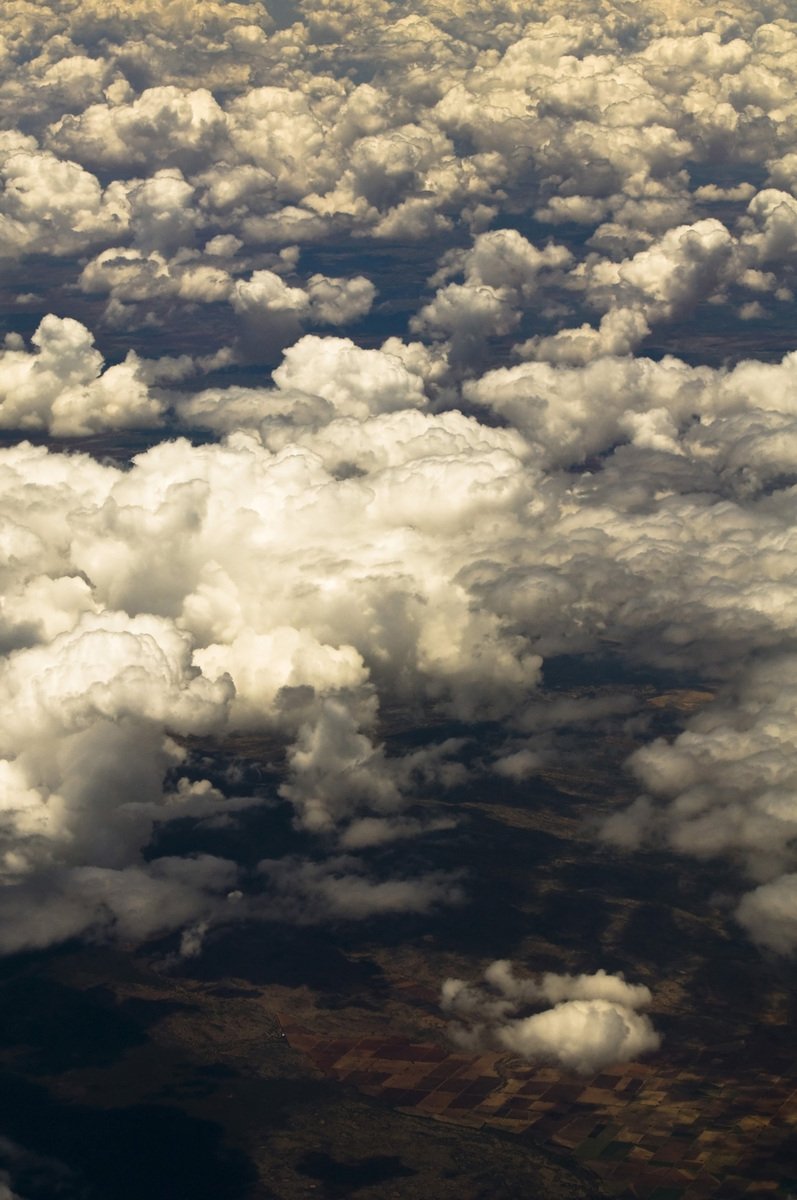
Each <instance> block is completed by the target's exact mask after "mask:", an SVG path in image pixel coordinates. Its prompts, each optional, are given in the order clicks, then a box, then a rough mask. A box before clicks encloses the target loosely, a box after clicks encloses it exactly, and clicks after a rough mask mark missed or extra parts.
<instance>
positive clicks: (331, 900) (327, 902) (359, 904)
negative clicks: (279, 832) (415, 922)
mask: <svg viewBox="0 0 797 1200" xmlns="http://www.w3.org/2000/svg"><path fill="white" fill-rule="evenodd" d="M259 869H260V871H261V872H262V873H263V875H264V876H265V877H266V878H267V879H268V881H269V884H270V885H271V887H272V888H273V889H275V893H276V894H275V897H274V900H273V903H272V905H271V906H270V909H269V911H270V913H271V914H272V915H273V916H274V917H279V918H282V919H283V920H289V921H295V922H297V923H298V924H315V923H317V922H323V921H365V920H369V919H371V918H373V917H380V916H392V915H394V914H398V913H429V912H433V911H434V910H435V909H437V908H439V907H440V906H445V905H452V904H454V905H456V904H460V903H461V902H462V901H463V899H464V892H463V889H462V887H461V885H460V882H459V877H458V876H457V875H456V874H452V873H450V872H444V871H432V872H429V873H428V874H426V875H420V876H414V877H412V878H409V879H395V878H394V879H387V880H378V879H375V878H373V877H372V876H370V875H368V874H367V872H366V871H365V869H364V867H363V865H362V864H361V863H360V862H359V861H358V860H357V859H355V858H353V857H352V856H349V855H339V856H336V857H332V858H328V859H326V860H325V861H324V862H320V863H319V862H310V861H302V860H299V859H293V858H281V859H272V860H269V859H265V860H264V861H263V862H261V863H260V864H259Z"/></svg>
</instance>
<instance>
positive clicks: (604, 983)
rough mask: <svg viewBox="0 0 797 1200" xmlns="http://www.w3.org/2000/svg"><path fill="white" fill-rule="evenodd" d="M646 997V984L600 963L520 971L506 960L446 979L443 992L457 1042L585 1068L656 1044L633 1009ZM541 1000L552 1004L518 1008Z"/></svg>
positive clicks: (624, 1059)
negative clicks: (597, 967) (473, 979)
mask: <svg viewBox="0 0 797 1200" xmlns="http://www.w3.org/2000/svg"><path fill="white" fill-rule="evenodd" d="M651 1001H652V996H651V993H650V991H649V989H648V988H646V987H644V986H643V985H641V984H629V983H626V981H625V979H624V978H623V977H622V975H607V974H606V972H605V971H598V972H597V973H596V974H595V975H577V976H574V975H555V974H553V973H547V974H545V975H543V976H542V978H541V979H540V980H536V979H533V978H527V979H519V978H518V977H517V976H516V975H515V974H514V971H513V968H512V964H511V963H509V962H507V961H504V960H501V961H498V962H494V963H492V964H491V965H490V966H489V967H488V968H487V970H486V971H485V973H484V983H479V984H475V985H474V984H468V983H465V982H464V981H463V980H461V979H448V980H446V982H445V983H444V984H443V988H442V993H441V1004H442V1007H443V1009H444V1011H445V1012H448V1013H450V1014H451V1015H452V1016H453V1017H454V1018H455V1021H456V1022H457V1023H456V1024H454V1025H453V1026H452V1029H451V1033H452V1036H453V1038H454V1040H455V1041H456V1042H458V1043H459V1044H460V1045H463V1046H466V1047H472V1048H476V1047H478V1046H484V1045H488V1046H490V1045H492V1046H495V1047H496V1048H502V1049H506V1050H509V1051H511V1052H512V1053H513V1054H516V1055H518V1056H520V1057H522V1058H526V1059H528V1060H530V1061H532V1062H534V1061H536V1062H553V1063H556V1064H558V1065H560V1066H562V1067H564V1068H565V1069H567V1070H572V1071H576V1072H578V1073H579V1074H583V1075H590V1074H592V1073H593V1072H595V1071H598V1070H600V1068H601V1067H605V1066H610V1065H612V1064H614V1063H618V1062H630V1061H632V1060H633V1059H636V1058H638V1057H639V1056H640V1055H642V1054H649V1053H651V1052H652V1051H654V1050H657V1049H658V1048H659V1046H660V1044H661V1038H660V1036H659V1035H658V1034H657V1033H656V1031H655V1030H654V1028H653V1026H652V1024H651V1022H650V1020H649V1018H648V1017H646V1016H644V1015H643V1014H641V1013H639V1012H638V1011H637V1010H638V1009H639V1008H643V1007H646V1006H647V1005H649V1004H650V1003H651ZM541 1003H549V1004H551V1005H552V1006H553V1007H551V1008H547V1009H543V1011H541V1012H536V1013H533V1014H531V1015H525V1016H521V1015H519V1013H520V1012H521V1011H522V1010H523V1009H524V1008H528V1007H529V1005H534V1006H539V1005H540V1004H541Z"/></svg>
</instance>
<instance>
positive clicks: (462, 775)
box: [0, 0, 797, 1070]
mask: <svg viewBox="0 0 797 1200" xmlns="http://www.w3.org/2000/svg"><path fill="white" fill-rule="evenodd" d="M794 16H795V14H794V8H793V4H791V3H790V2H789V0H753V3H750V4H745V5H739V4H736V3H732V2H731V3H727V4H722V5H713V4H702V3H689V4H679V3H676V2H674V0H673V2H667V3H665V0H661V2H660V3H653V2H652V0H651V2H648V0H634V2H630V0H628V2H622V0H617V2H613V0H572V2H571V3H563V2H562V0H551V2H547V0H540V2H536V0H535V2H534V3H531V2H530V0H507V2H505V3H500V2H499V3H493V2H491V3H489V4H488V3H486V0H450V2H448V3H446V4H445V5H438V4H435V3H432V2H431V0H428V2H417V3H400V2H390V0H369V2H368V3H367V4H366V3H364V2H361V0H325V2H323V3H321V2H319V0H305V2H302V0H298V2H295V3H294V0H279V2H277V3H272V4H268V5H267V4H263V3H260V2H257V0H255V2H251V3H222V2H218V0H165V2H164V0H157V2H156V0H126V2H125V3H121V2H117V0H51V2H50V3H48V4H46V5H42V4H40V3H34V2H28V0H6V6H5V9H4V18H3V23H2V31H1V32H0V62H1V63H2V70H1V71H0V145H2V164H1V165H0V170H2V178H3V190H2V192H0V255H1V256H2V271H1V272H0V279H1V282H0V311H1V312H2V321H3V331H4V333H5V341H4V345H3V349H2V350H1V351H0V432H1V434H2V438H1V440H0V541H1V542H2V553H0V572H1V573H2V601H1V602H0V649H1V650H2V660H0V704H1V705H2V709H3V711H4V712H5V714H6V716H5V718H4V720H3V723H2V726H1V727H0V807H1V808H2V826H1V827H0V830H1V832H0V864H1V868H0V869H1V871H2V885H3V886H2V888H0V953H2V954H4V955H10V954H14V953H18V952H20V951H24V950H30V949H43V948H47V947H54V946H58V945H60V944H62V943H64V942H66V941H68V940H70V939H74V938H78V939H90V940H96V939H107V940H110V941H119V942H122V943H124V944H139V943H146V942H147V941H148V940H150V939H153V938H156V937H161V936H163V935H165V934H175V935H178V936H179V937H180V938H181V943H180V944H181V946H182V950H181V953H183V954H185V955H196V954H201V951H202V942H203V939H204V938H205V936H206V935H207V933H208V931H209V930H211V931H212V930H213V929H214V928H215V927H220V926H225V925H228V924H230V923H233V922H236V921H240V920H247V921H250V920H257V919H259V918H264V919H268V920H275V919H279V920H283V921H285V922H288V923H296V924H297V925H303V924H314V923H319V924H323V923H325V922H329V921H351V922H356V921H358V920H363V919H366V918H370V917H372V916H374V915H379V914H390V913H401V912H409V913H419V914H428V919H429V920H430V921H433V920H434V919H435V914H436V913H438V912H440V911H441V910H443V909H445V908H446V907H447V906H452V905H457V904H459V903H462V901H463V898H465V897H466V896H467V893H468V880H467V878H466V877H465V875H464V874H463V873H462V872H459V871H457V870H456V869H450V868H446V869H445V870H443V869H440V870H426V871H424V872H422V873H417V872H416V871H415V870H414V868H413V866H412V863H413V862H414V861H415V860H414V859H413V856H412V854H411V853H409V848H411V846H412V845H413V844H420V843H422V842H423V839H424V838H427V837H428V836H429V835H430V834H435V835H436V836H441V835H444V834H445V831H446V830H447V829H448V828H449V827H451V826H452V825H453V824H455V822H456V820H457V817H456V814H453V815H452V812H451V810H450V809H446V810H445V813H444V814H442V815H435V812H434V808H433V806H430V804H429V803H426V807H425V808H423V810H422V813H421V815H419V810H418V806H417V804H416V801H417V800H418V799H419V798H423V799H424V801H425V802H428V801H431V800H433V799H434V798H435V796H443V795H445V794H446V791H447V790H448V789H451V788H453V787H456V786H459V785H461V784H462V782H463V780H467V779H468V778H469V774H470V773H471V772H472V771H473V769H474V768H473V754H472V752H471V751H468V748H467V745H466V744H465V743H467V739H463V738H461V737H459V738H455V737H448V736H444V735H443V734H441V737H440V739H439V740H437V741H431V742H430V741H428V739H427V741H426V742H424V744H423V745H422V746H421V747H420V748H416V749H414V750H407V751H406V752H403V753H394V752H391V750H390V749H389V748H388V747H387V746H386V744H385V741H384V735H383V733H382V732H381V730H382V728H383V722H384V720H385V715H386V714H389V713H392V712H396V711H399V710H400V711H402V712H405V713H409V714H412V717H413V719H414V720H415V721H416V722H417V723H418V724H423V723H424V722H426V723H428V724H430V725H432V726H433V725H434V724H435V723H437V725H439V726H440V728H441V730H444V729H445V723H446V722H455V723H457V726H458V728H462V727H468V726H472V727H474V728H476V727H477V725H478V723H480V722H489V723H490V725H491V728H493V729H497V730H498V731H499V735H498V736H497V737H494V738H493V741H492V742H491V749H490V750H489V753H487V756H486V759H485V758H484V757H483V758H482V759H481V760H480V762H479V771H480V776H479V779H480V783H479V786H481V787H484V788H487V789H489V786H490V778H491V777H492V778H493V779H496V778H498V779H501V778H503V779H511V780H514V781H516V782H517V783H519V784H522V785H524V786H527V787H528V789H529V795H530V796H531V795H532V794H533V788H534V781H535V777H537V776H538V774H539V771H540V770H541V768H542V767H543V766H544V765H546V764H550V763H551V762H553V761H555V760H556V755H557V752H558V751H557V745H558V742H557V738H558V736H559V734H560V732H561V731H562V730H565V729H572V728H574V727H576V728H579V729H583V730H587V731H588V730H590V729H595V730H600V728H601V722H603V721H605V720H606V719H607V718H609V717H611V718H613V719H615V720H621V719H622V720H627V721H628V722H630V723H631V724H630V725H629V728H631V727H632V726H633V722H635V721H636V722H637V724H636V725H635V726H633V727H634V728H636V729H639V728H641V727H640V726H639V720H640V718H639V714H638V713H635V712H634V711H633V710H632V709H630V708H629V705H630V704H631V699H630V693H629V691H628V689H627V688H624V687H623V677H624V672H625V673H626V674H627V676H628V677H630V676H631V675H632V674H633V673H634V672H637V673H639V672H642V673H645V672H647V675H648V677H649V678H659V679H662V680H664V679H674V678H679V679H688V681H689V683H690V686H692V687H702V688H705V689H707V690H708V691H710V692H711V693H712V694H713V699H712V701H711V702H710V703H708V704H707V705H705V706H704V707H703V708H702V709H701V710H700V711H699V712H697V713H696V714H694V715H692V716H691V717H690V716H688V715H685V716H684V717H683V720H682V727H681V729H680V732H677V734H676V735H675V736H674V737H671V738H666V739H665V738H661V737H660V738H656V737H654V736H653V735H652V734H651V735H650V737H649V738H648V739H647V740H644V741H643V744H642V745H641V748H639V749H638V750H637V751H636V752H635V753H634V754H633V755H632V757H631V758H630V760H629V761H628V762H627V763H626V765H625V766H626V771H627V773H628V774H627V777H628V779H629V780H630V781H631V785H630V786H631V792H632V794H633V795H634V797H635V798H634V799H633V801H632V802H630V803H629V804H628V805H625V806H623V807H622V808H621V809H620V810H618V811H616V812H615V813H614V814H613V815H612V816H611V817H610V818H609V819H608V820H607V821H605V822H604V823H603V824H602V825H601V826H600V827H599V828H596V829H595V833H594V836H595V838H596V839H598V840H601V841H604V842H606V843H609V844H611V845H614V846H616V847H617V848H618V849H619V850H621V851H622V852H623V853H626V854H628V855H629V856H632V855H634V854H635V853H636V852H638V851H639V850H640V849H642V848H644V847H648V846H658V847H662V848H665V849H666V850H667V851H668V852H671V853H672V854H673V855H674V856H676V858H677V861H678V862H679V863H680V864H681V865H682V869H683V870H684V871H688V870H689V863H690V861H693V860H695V859H699V860H701V861H703V862H714V861H716V862H717V863H718V864H727V863H730V864H733V865H734V866H735V867H736V868H737V869H738V878H739V881H740V882H739V888H738V893H737V894H736V895H734V896H733V897H732V898H731V905H732V911H733V913H734V921H735V923H736V928H737V930H738V936H739V937H745V938H748V939H750V940H752V942H754V943H755V944H756V945H757V946H758V947H759V948H760V951H761V953H762V954H767V955H773V954H774V955H778V956H788V955H789V954H791V953H793V951H794V950H795V948H797V865H796V864H795V849H794V838H795V834H796V833H797V801H796V800H795V794H796V790H795V785H796V784H797V719H795V708H796V707H797V640H796V639H795V632H796V631H797V624H796V619H797V591H795V572H796V571H797V525H795V518H794V513H795V497H796V495H797V466H796V465H795V464H797V349H795V346H797V333H796V332H795V313H797V309H796V308H795V302H794V287H795V271H796V269H797V152H796V151H795V146H797V98H796V97H797V89H795V77H796V76H797V20H795V19H794ZM564 660H567V661H568V662H570V663H572V664H575V666H574V667H573V670H574V671H575V674H576V676H577V675H578V664H579V663H580V662H583V663H584V664H587V663H589V664H591V666H590V669H591V670H593V672H594V670H595V669H596V668H595V664H596V663H597V664H600V663H604V664H606V663H609V662H611V663H612V664H614V665H613V666H612V668H611V672H610V673H609V674H608V675H607V679H608V678H611V680H614V681H615V683H616V687H614V689H613V690H612V689H611V688H609V689H608V690H606V689H605V690H604V692H603V693H602V694H601V696H600V697H597V698H596V697H593V698H589V697H587V698H581V699H579V698H577V697H571V698H567V697H561V696H560V697H559V698H558V699H554V698H552V696H551V694H550V692H549V691H547V690H546V687H545V683H546V669H547V667H546V664H548V665H550V664H551V663H552V662H562V661H564ZM618 664H619V665H618ZM606 671H607V672H609V668H608V667H606ZM242 736H247V737H260V738H263V739H266V740H270V741H271V742H273V743H274V744H275V745H276V744H278V745H280V746H282V747H284V748H285V760H284V770H283V772H282V775H281V778H280V780H279V781H278V782H277V783H275V784H274V786H273V787H270V788H265V787H264V789H263V790H262V794H258V793H257V792H256V794H255V795H252V794H251V791H244V790H243V789H239V790H238V791H237V790H236V779H235V777H234V773H231V775H230V777H229V779H228V780H227V781H226V784H225V786H223V787H222V786H219V781H218V780H217V779H214V780H211V779H204V778H201V777H199V778H198V777H197V772H196V771H195V770H189V769H188V768H189V760H190V753H191V751H190V748H191V747H192V746H196V745H201V744H202V743H203V740H205V741H207V740H214V741H215V742H216V743H219V742H223V740H224V739H225V738H235V737H242ZM471 750H472V746H471ZM466 751H467V752H466ZM242 791H243V794H240V793H241V792H242ZM275 799H279V800H281V801H284V802H288V803H290V805H291V806H292V810H293V822H294V825H295V828H296V830H297V832H298V833H300V834H301V835H302V836H303V837H304V841H303V842H302V843H301V846H303V847H305V849H299V850H298V851H297V852H295V853H293V852H292V853H291V854H290V855H288V856H279V855H277V856H275V855H274V854H273V853H272V852H270V849H269V847H268V846H264V847H263V853H262V860H261V861H260V862H258V864H257V865H256V866H255V867H254V868H252V867H251V866H248V865H245V864H242V863H240V862H237V861H234V860H233V859H229V858H225V857H222V856H219V855H215V854H211V853H204V854H196V853H186V854H180V853H171V854H168V855H165V854H160V855H154V856H153V855H152V853H148V852H147V850H148V847H150V846H151V842H152V837H153V831H154V830H155V829H156V828H162V827H163V825H164V824H165V823H167V822H170V821H182V820H187V819H189V818H190V819H192V820H193V821H195V822H202V823H204V824H205V826H206V827H207V828H208V829H213V828H222V827H224V825H225V823H228V824H229V823H230V822H234V821H235V820H236V819H237V815H238V814H240V813H241V812H242V811H243V810H244V809H247V808H251V807H252V806H256V805H258V804H270V803H273V802H274V800H275ZM423 813H426V815H425V816H424V815H423ZM390 843H396V844H397V845H401V844H406V846H407V847H408V853H407V859H406V861H407V869H406V870H403V871H399V872H398V873H396V874H395V875H394V876H391V877H384V876H382V875H379V874H376V873H375V872H374V870H373V869H372V866H371V864H370V861H369V851H370V850H371V849H372V848H373V847H377V846H383V845H386V844H390ZM297 844H298V843H297ZM397 861H400V860H397ZM441 987H442V989H443V990H442V1003H443V1006H444V1008H445V1009H446V1011H449V1012H451V1014H452V1021H453V1023H454V1031H455V1036H456V1037H458V1038H459V1039H460V1041H462V1043H463V1044H475V1042H478V1041H480V1040H481V1041H483V1040H484V1039H485V1038H487V1039H489V1040H491V1042H492V1043H497V1044H500V1045H503V1046H507V1047H511V1048H513V1049H515V1050H516V1051H517V1052H518V1053H520V1054H522V1055H525V1056H527V1057H529V1058H535V1057H548V1058H551V1059H553V1060H554V1061H559V1062H561V1063H563V1064H564V1065H565V1066H568V1067H572V1068H573V1069H575V1070H589V1069H592V1068H594V1067H595V1066H596V1065H600V1063H601V1062H606V1061H615V1060H617V1059H618V1058H632V1057H636V1056H638V1055H639V1054H641V1053H644V1052H647V1051H649V1050H652V1049H655V1048H656V1046H657V1045H658V1034H657V1033H656V1031H655V1030H654V1028H653V1026H652V1024H651V1022H650V1020H649V1018H648V1017H647V1016H646V1015H645V1014H644V1012H642V1011H640V1010H642V1009H644V1008H645V1007H646V1005H647V1004H648V1003H649V1002H650V992H649V991H648V989H647V988H646V987H643V986H641V985H637V984H635V983H634V982H633V981H625V980H623V979H622V978H620V977H618V976H612V975H606V973H605V972H604V971H603V970H602V968H601V965H600V963H593V964H592V966H591V973H590V972H588V973H587V974H585V975H583V976H545V977H544V978H543V979H538V980H534V979H531V978H530V977H529V978H525V977H521V976H518V975H517V974H516V973H515V972H514V968H513V967H512V964H509V963H506V962H503V960H499V961H498V962H496V963H495V964H493V966H492V967H490V968H489V969H488V975H487V977H486V978H485V980H483V981H481V982H476V983H474V982H472V981H471V982H467V981H462V980H448V981H444V980H441ZM529 1003H532V1004H534V1005H536V1006H537V1007H538V1008H540V1010H541V1011H539V1012H536V1013H535V1014H534V1015H532V1016H530V1017H529V1016H527V1015H523V1014H524V1013H525V1012H526V1011H527V1008H528V1005H529ZM546 1005H547V1007H545V1006H546ZM474 1039H475V1040H474Z"/></svg>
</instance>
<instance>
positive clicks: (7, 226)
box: [0, 133, 130, 258]
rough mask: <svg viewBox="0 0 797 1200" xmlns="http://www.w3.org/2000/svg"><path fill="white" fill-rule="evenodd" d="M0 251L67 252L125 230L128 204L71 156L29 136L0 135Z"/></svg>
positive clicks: (10, 253) (120, 190)
mask: <svg viewBox="0 0 797 1200" xmlns="http://www.w3.org/2000/svg"><path fill="white" fill-rule="evenodd" d="M0 145H2V150H3V163H2V167H0V178H2V182H3V193H2V196H1V197H0V256H2V257H5V258H17V257H19V256H21V255H24V254H31V253H36V254H53V255H68V254H74V253H75V252H77V251H80V250H83V249H85V248H86V247H88V246H91V245H93V244H95V243H97V242H102V241H104V240H105V239H107V238H112V239H114V240H116V239H117V238H118V237H119V236H120V235H124V234H125V233H126V232H127V229H128V225H129V219H130V214H129V204H128V201H127V196H126V194H125V190H124V188H123V187H122V186H120V185H119V184H118V183H116V182H113V183H110V184H109V185H108V186H107V187H106V188H104V189H103V187H102V186H101V184H100V182H99V180H98V179H97V177H96V176H95V175H92V174H91V173H90V172H89V171H86V170H84V168H83V167H81V166H79V165H78V164H77V163H76V162H71V161H62V160H61V159H60V158H56V157H55V155H53V154H51V153H50V152H48V151H42V150H40V149H39V148H38V147H37V145H36V143H35V141H34V139H33V138H22V137H19V135H16V134H14V133H4V134H2V135H0Z"/></svg>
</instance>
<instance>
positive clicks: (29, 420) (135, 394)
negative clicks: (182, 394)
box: [0, 314, 163, 437]
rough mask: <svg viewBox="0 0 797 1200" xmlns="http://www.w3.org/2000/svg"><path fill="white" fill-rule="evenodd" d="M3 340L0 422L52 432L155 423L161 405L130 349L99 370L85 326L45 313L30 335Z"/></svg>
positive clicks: (97, 355) (98, 356)
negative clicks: (30, 346)
mask: <svg viewBox="0 0 797 1200" xmlns="http://www.w3.org/2000/svg"><path fill="white" fill-rule="evenodd" d="M31 342H32V344H33V346H34V347H35V348H34V349H33V350H32V351H28V350H26V349H25V348H24V343H23V342H22V339H21V338H17V337H12V338H11V339H7V342H6V349H5V350H3V351H0V426H2V428H4V429H45V430H47V431H49V432H50V433H52V434H53V435H54V436H56V437H64V436H68V435H80V434H88V433H95V432H97V431H98V430H101V429H130V428H137V427H144V428H147V427H150V428H151V427H152V426H155V425H159V424H160V422H161V416H162V411H163V406H162V404H161V402H160V401H159V400H157V399H156V398H155V397H154V396H152V395H151V394H150V391H149V388H148V387H147V385H146V383H145V381H144V380H143V379H142V377H141V374H140V371H139V360H138V358H137V356H136V355H135V354H133V353H132V352H131V353H130V354H128V356H127V358H126V359H125V361H124V362H122V363H117V364H116V365H114V366H112V367H107V368H106V369H105V370H103V366H104V364H103V360H102V355H101V354H100V352H99V351H98V350H97V349H96V347H95V346H94V339H93V337H92V335H91V334H90V333H89V331H88V329H86V328H85V326H84V325H81V324H80V322H79V321H75V320H73V319H72V318H71V317H63V318H61V317H56V316H53V315H52V314H51V315H49V316H47V317H45V318H44V319H43V320H42V322H41V324H40V325H39V327H38V329H37V330H36V332H35V333H34V334H33V335H32V337H31Z"/></svg>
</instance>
